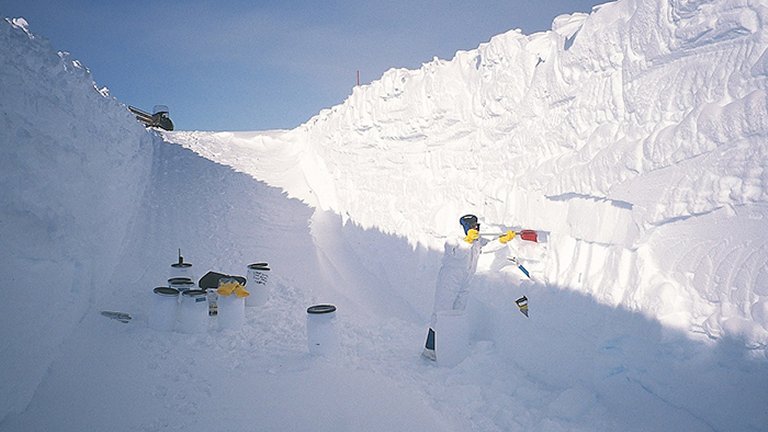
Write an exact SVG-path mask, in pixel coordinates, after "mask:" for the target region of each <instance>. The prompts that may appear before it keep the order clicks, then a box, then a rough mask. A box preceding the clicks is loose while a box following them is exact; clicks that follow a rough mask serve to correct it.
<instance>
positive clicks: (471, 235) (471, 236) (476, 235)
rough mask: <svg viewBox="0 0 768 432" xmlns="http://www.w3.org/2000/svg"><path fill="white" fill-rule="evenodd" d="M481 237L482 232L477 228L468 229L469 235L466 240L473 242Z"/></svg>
mask: <svg viewBox="0 0 768 432" xmlns="http://www.w3.org/2000/svg"><path fill="white" fill-rule="evenodd" d="M479 238H480V232H478V231H477V230H476V229H471V230H469V231H467V236H466V237H464V241H465V242H467V243H472V242H474V241H475V240H477V239H479Z"/></svg>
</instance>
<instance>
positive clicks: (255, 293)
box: [245, 263, 271, 307]
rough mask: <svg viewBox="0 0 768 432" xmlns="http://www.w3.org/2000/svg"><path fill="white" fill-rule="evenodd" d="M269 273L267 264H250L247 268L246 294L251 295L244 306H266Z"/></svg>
mask: <svg viewBox="0 0 768 432" xmlns="http://www.w3.org/2000/svg"><path fill="white" fill-rule="evenodd" d="M269 271H270V269H269V267H268V266H267V263H258V264H251V265H249V266H248V292H250V293H251V295H249V296H248V297H246V299H245V305H246V306H248V307H253V306H256V307H262V306H264V305H265V304H267V301H268V300H269V291H270V289H271V284H270V280H269Z"/></svg>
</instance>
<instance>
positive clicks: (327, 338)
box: [307, 304, 339, 356]
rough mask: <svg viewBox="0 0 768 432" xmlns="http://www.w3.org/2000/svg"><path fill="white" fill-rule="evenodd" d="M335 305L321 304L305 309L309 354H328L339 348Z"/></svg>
mask: <svg viewBox="0 0 768 432" xmlns="http://www.w3.org/2000/svg"><path fill="white" fill-rule="evenodd" d="M335 321H336V306H334V305H329V304H321V305H315V306H311V307H310V308H308V309H307V344H308V347H309V352H310V354H313V355H321V356H329V355H332V354H334V353H336V351H338V349H339V340H338V336H337V335H336V324H335Z"/></svg>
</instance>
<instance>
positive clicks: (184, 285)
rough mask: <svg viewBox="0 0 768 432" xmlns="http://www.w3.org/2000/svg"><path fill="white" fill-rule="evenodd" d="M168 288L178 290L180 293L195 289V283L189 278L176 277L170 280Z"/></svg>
mask: <svg viewBox="0 0 768 432" xmlns="http://www.w3.org/2000/svg"><path fill="white" fill-rule="evenodd" d="M168 286H169V287H171V288H176V289H177V290H179V292H180V293H183V292H184V291H189V290H193V289H195V283H194V282H192V279H190V278H188V277H175V278H170V279H168Z"/></svg>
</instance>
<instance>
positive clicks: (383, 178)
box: [0, 0, 768, 431]
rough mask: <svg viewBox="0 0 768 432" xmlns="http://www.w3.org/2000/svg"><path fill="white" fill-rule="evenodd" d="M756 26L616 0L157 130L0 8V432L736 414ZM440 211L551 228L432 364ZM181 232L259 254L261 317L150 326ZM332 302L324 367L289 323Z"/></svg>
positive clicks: (681, 8)
mask: <svg viewBox="0 0 768 432" xmlns="http://www.w3.org/2000/svg"><path fill="white" fill-rule="evenodd" d="M766 17H768V8H766V6H765V5H764V4H763V3H761V2H759V1H749V0H740V1H709V2H708V1H697V2H691V1H688V2H674V1H673V2H662V1H656V2H633V1H627V0H623V1H619V2H616V3H611V4H607V5H603V6H602V7H597V8H595V11H594V12H593V13H592V14H590V15H586V14H575V15H564V16H561V17H558V18H557V19H556V20H555V22H554V23H553V29H552V31H549V32H544V33H538V34H534V35H528V36H526V35H523V34H521V33H519V32H517V31H512V32H509V33H507V34H503V35H500V36H497V37H495V38H493V39H492V40H491V41H490V42H488V43H487V44H484V45H482V46H480V47H479V48H478V49H477V50H472V51H467V52H458V53H457V54H456V56H455V58H454V59H452V60H439V59H435V60H433V61H432V62H430V63H428V64H425V65H424V66H423V67H422V68H421V69H419V70H415V71H408V70H391V71H389V72H387V73H386V74H384V76H383V77H382V78H381V79H380V80H379V81H377V82H374V83H372V84H371V85H368V86H363V87H358V88H355V89H354V91H353V93H352V95H351V96H350V97H349V99H348V100H347V101H345V102H344V103H343V104H341V105H339V106H336V107H333V108H331V109H329V110H325V111H323V112H321V113H319V114H318V115H317V116H316V117H314V118H313V119H311V120H310V121H309V122H307V123H306V124H305V125H302V126H301V127H299V128H296V129H294V130H291V131H269V132H252V133H224V132H222V133H210V132H173V133H165V134H163V135H162V136H161V135H158V134H157V133H155V132H147V131H145V130H144V129H143V127H142V126H141V125H140V124H138V123H137V122H136V121H135V120H134V119H133V118H132V116H131V115H130V113H129V112H128V111H127V110H126V109H125V106H124V105H122V104H120V103H119V102H117V101H115V100H114V99H112V98H110V97H109V96H108V92H107V91H106V89H99V88H97V87H96V86H95V85H94V83H93V82H92V79H91V77H90V75H89V74H88V71H87V69H86V68H85V67H83V66H82V65H80V64H79V63H78V62H76V61H74V60H72V59H71V58H70V57H69V56H68V55H67V54H66V53H56V52H55V51H54V50H53V49H52V48H51V46H50V44H49V43H48V42H47V41H45V40H44V39H41V38H40V37H39V36H35V35H33V34H32V33H30V32H29V30H28V28H27V25H26V23H25V22H24V21H23V20H21V19H17V20H5V21H2V22H0V39H1V40H0V59H1V60H0V66H1V67H0V83H1V84H0V85H1V86H2V89H3V97H2V98H0V113H2V116H1V117H0V122H2V123H0V126H1V127H0V143H1V144H2V148H0V152H1V153H2V154H0V156H1V157H0V168H2V169H0V178H1V179H2V194H1V195H0V215H1V218H0V239H2V244H3V248H2V249H1V251H0V254H2V255H0V270H2V272H3V274H4V275H6V277H5V280H6V281H7V285H6V288H5V289H4V291H3V293H4V300H5V301H4V302H2V303H0V316H2V318H0V328H2V330H0V332H2V333H0V334H2V337H3V341H4V344H3V348H2V356H1V357H2V359H3V364H4V368H2V369H0V388H2V393H0V428H1V429H3V430H9V431H16V430H18V431H21V430H25V431H29V430H41V431H42V430H52V429H55V428H58V429H63V430H73V431H74V430H107V429H109V430H131V431H133V430H147V431H155V430H249V429H254V428H258V429H264V430H284V429H292V430H382V431H383V430H440V431H446V430H457V431H458V430H483V431H493V430H499V431H501V430H638V431H639V430H663V429H667V430H690V431H700V430H761V428H763V427H764V425H765V424H766V422H768V417H767V415H768V414H766V412H765V410H764V407H765V404H766V395H765V392H764V389H765V386H766V385H768V383H767V382H766V377H768V374H766V373H765V349H766V342H768V336H767V335H768V330H767V328H768V270H766V263H767V261H768V241H766V236H768V234H766V230H765V220H766V217H768V214H766V212H768V207H767V206H766V198H767V196H766V191H765V185H766V173H765V168H764V167H765V166H767V165H766V145H765V138H766V133H767V132H768V127H767V126H768V124H767V123H766V119H768V115H767V114H768V113H766V110H768V104H767V103H766V76H767V75H768V54H766V52H767V51H766V46H767V45H768V44H767V43H766V37H768V36H766V31H765V29H764V27H763V26H764V24H763V23H765V22H766ZM174 143H177V144H180V145H181V146H183V147H186V148H187V149H191V150H193V151H194V152H196V153H197V154H195V153H193V152H192V151H189V150H187V149H185V148H182V147H181V146H179V145H174ZM200 156H203V157H200ZM289 196H290V197H294V198H298V200H297V199H290V198H289ZM299 200H300V201H299ZM465 212H476V213H477V214H479V215H480V216H481V217H482V219H483V223H484V226H489V227H493V228H519V227H525V228H535V229H538V230H539V231H540V232H541V233H542V234H543V238H545V239H546V240H547V242H546V243H543V244H541V245H538V246H531V245H526V244H524V243H522V242H519V241H516V242H515V243H514V245H513V247H512V249H513V250H511V251H510V252H511V253H515V254H518V255H519V256H521V257H522V258H523V259H524V260H525V263H526V264H527V265H528V266H529V267H530V268H531V269H532V270H533V272H534V275H535V277H536V278H537V279H538V282H537V283H530V282H528V281H521V280H520V278H519V276H520V275H519V274H517V273H515V272H514V271H510V269H509V268H506V267H503V266H502V265H500V264H499V262H498V260H497V259H496V258H498V257H487V258H486V259H485V261H484V262H483V263H481V264H482V268H481V271H480V274H479V275H478V278H477V279H476V280H475V282H474V286H473V293H474V296H473V298H472V299H471V302H470V306H469V313H470V315H471V316H472V317H473V321H472V331H473V338H474V339H473V345H472V353H471V355H470V356H469V357H468V359H467V360H466V361H464V362H463V363H460V364H459V365H457V366H456V367H454V368H450V369H443V368H433V367H432V365H425V364H422V363H420V361H419V360H418V359H417V357H418V352H419V351H420V345H421V344H422V343H423V336H424V330H425V327H424V326H425V325H426V322H427V320H428V315H429V313H430V307H431V304H430V302H431V297H432V294H433V286H434V277H435V275H436V273H437V265H438V263H439V251H440V249H441V245H442V242H443V240H444V238H445V237H446V236H448V235H454V234H455V233H456V230H457V229H458V227H457V219H458V216H459V215H461V214H463V213H465ZM178 247H181V248H182V250H183V252H184V255H185V256H186V257H187V258H188V260H190V261H191V262H192V263H193V264H194V265H195V269H196V271H197V272H204V271H206V270H208V269H209V268H210V269H213V270H219V271H223V272H226V273H230V274H243V272H244V266H245V265H246V264H247V263H249V262H251V261H254V260H259V259H265V258H266V259H268V260H269V261H270V264H271V266H272V268H273V269H274V270H275V275H274V276H275V283H276V290H275V292H274V295H273V297H272V298H271V299H270V303H269V308H266V309H265V310H259V311H253V310H251V311H248V312H249V315H248V317H247V324H246V326H245V327H244V328H243V330H242V331H241V332H230V333H208V334H204V335H199V336H188V335H181V334H176V333H170V334H168V333H165V334H164V333H157V332H153V331H151V330H150V329H148V328H146V326H145V325H144V324H145V318H146V317H145V316H143V315H142V312H141V311H142V310H143V309H145V307H146V305H147V304H148V298H147V296H148V295H149V294H148V293H150V292H151V288H152V287H153V286H155V285H157V284H161V283H163V282H164V278H165V276H166V271H167V268H168V267H167V266H168V264H170V263H171V262H173V261H174V260H175V253H176V248H178ZM501 258H502V261H503V258H504V257H501ZM511 270H514V268H513V269H511ZM198 276H199V274H198ZM517 292H527V293H528V294H529V297H530V298H531V299H532V300H531V308H532V309H531V310H532V314H531V319H530V320H524V318H521V317H518V316H517V315H512V314H510V310H509V307H510V306H512V307H513V304H512V300H511V299H510V297H512V298H514V297H513V294H514V293H517ZM531 293H533V294H531ZM328 299H333V301H334V302H335V303H336V304H338V305H339V315H340V318H341V321H342V323H343V326H342V329H341V335H340V336H341V341H342V348H341V352H340V353H339V358H337V359H335V361H334V362H324V361H318V360H317V359H312V358H309V357H307V355H306V345H305V336H306V335H305V334H304V333H303V331H302V326H303V324H304V321H303V320H304V318H305V317H304V310H305V308H306V306H308V305H309V304H312V303H314V302H317V301H321V300H322V301H328ZM102 308H114V309H117V310H128V311H132V312H134V322H132V323H131V324H129V325H124V324H120V323H116V322H109V321H106V320H105V319H104V318H102V317H100V316H98V310H100V309H102ZM634 311H639V312H642V314H643V315H640V314H637V313H634ZM105 321H106V322H105ZM660 323H661V324H660ZM662 324H663V325H662ZM699 333H700V334H699ZM707 339H711V340H712V341H713V342H711V343H708V342H707V341H706V340H707ZM745 350H746V351H747V352H749V353H750V354H751V357H753V358H752V360H745V359H744V358H743V353H744V351H745ZM754 358H759V361H754V360H755V359H754ZM72 395H77V397H73V396H72Z"/></svg>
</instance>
